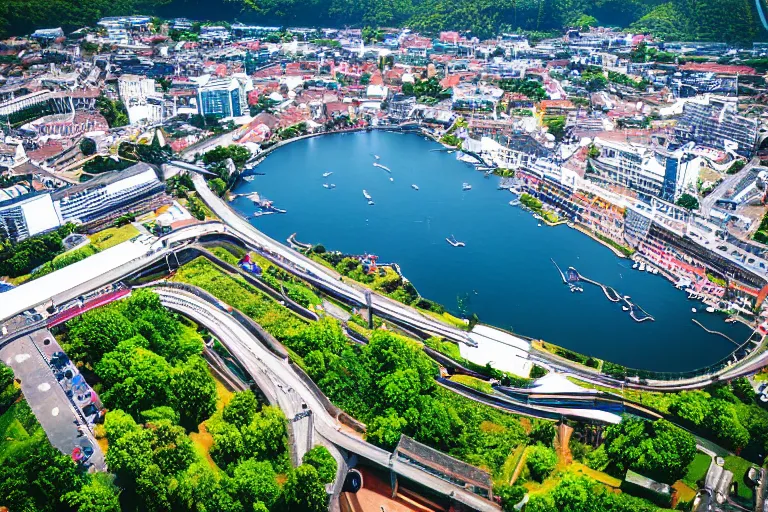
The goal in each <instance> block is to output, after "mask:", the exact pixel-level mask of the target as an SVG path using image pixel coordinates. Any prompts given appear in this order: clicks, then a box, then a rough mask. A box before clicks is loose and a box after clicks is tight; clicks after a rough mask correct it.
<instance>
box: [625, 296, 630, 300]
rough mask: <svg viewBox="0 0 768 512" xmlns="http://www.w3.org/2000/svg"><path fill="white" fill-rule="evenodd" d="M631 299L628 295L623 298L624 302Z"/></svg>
mask: <svg viewBox="0 0 768 512" xmlns="http://www.w3.org/2000/svg"><path fill="white" fill-rule="evenodd" d="M631 298H632V297H630V296H629V295H625V296H624V300H629V299H631Z"/></svg>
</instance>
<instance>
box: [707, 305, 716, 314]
mask: <svg viewBox="0 0 768 512" xmlns="http://www.w3.org/2000/svg"><path fill="white" fill-rule="evenodd" d="M714 312H715V308H713V307H712V306H708V307H707V313H714Z"/></svg>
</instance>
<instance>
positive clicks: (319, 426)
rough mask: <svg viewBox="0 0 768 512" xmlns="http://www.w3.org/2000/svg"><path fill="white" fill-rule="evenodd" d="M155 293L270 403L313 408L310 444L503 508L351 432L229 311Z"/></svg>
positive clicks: (305, 426) (485, 507) (479, 506)
mask: <svg viewBox="0 0 768 512" xmlns="http://www.w3.org/2000/svg"><path fill="white" fill-rule="evenodd" d="M155 291H156V293H158V295H159V296H160V300H161V302H162V303H163V305H165V306H166V307H168V308H169V309H172V310H174V311H177V312H179V313H181V314H182V315H184V316H187V317H189V318H191V319H193V320H194V321H196V322H198V323H199V324H201V325H204V326H205V327H206V328H207V329H208V330H209V331H210V332H211V333H213V334H214V335H215V336H216V337H217V338H218V339H219V340H220V341H221V342H222V343H223V344H224V345H225V346H226V347H227V349H228V350H230V352H231V353H232V355H233V356H235V357H236V358H237V359H238V361H239V362H240V363H241V364H242V365H243V366H244V367H245V369H246V370H247V371H248V372H249V373H250V374H251V376H252V377H253V378H254V380H255V381H256V382H257V383H258V385H259V387H260V388H261V390H262V391H263V392H264V394H265V395H266V396H267V399H268V400H269V401H270V403H275V404H278V405H280V407H281V409H282V410H283V412H285V414H286V416H288V418H292V417H295V416H296V415H297V414H300V413H302V412H303V411H311V418H313V419H314V421H313V422H311V425H310V423H309V422H304V423H299V422H295V423H294V425H295V426H298V430H299V431H298V432H295V433H294V435H295V437H296V438H297V439H307V440H308V441H307V445H310V444H312V441H311V439H312V437H313V436H315V435H316V436H320V437H321V438H323V439H326V440H328V441H329V442H330V443H332V444H333V445H335V446H338V447H340V448H343V449H344V450H346V451H348V452H350V453H354V454H356V455H357V456H358V457H361V458H363V459H365V460H367V461H369V462H371V463H373V464H375V465H378V466H381V467H383V468H387V469H389V470H390V471H392V472H393V473H394V474H395V475H398V476H400V477H404V478H406V479H408V480H412V481H414V482H416V483H418V484H420V485H423V486H424V487H426V488H428V489H432V490H433V491H434V492H436V493H438V494H442V495H444V496H447V497H450V498H451V499H453V500H455V501H456V502H458V503H461V504H463V505H465V506H467V507H470V508H471V509H473V510H478V511H482V512H485V511H488V512H498V510H499V507H498V505H496V504H495V503H493V502H491V501H489V500H486V499H484V498H482V497H480V496H478V495H476V494H473V493H471V492H469V491H467V490H465V489H463V488H461V487H458V486H456V485H454V484H452V483H450V482H448V481H446V480H443V479H441V478H438V477H436V476H434V475H432V474H429V473H426V472H424V471H422V470H420V469H417V468H415V467H413V466H411V465H409V464H407V463H405V462H403V461H402V460H399V459H397V458H396V457H393V455H392V454H391V453H390V452H388V451H386V450H383V449H381V448H379V447H376V446H374V445H372V444H370V443H368V442H366V441H365V440H363V439H362V438H360V437H359V435H357V434H355V433H351V432H349V430H348V429H345V428H344V427H343V426H342V425H341V424H340V423H339V422H338V421H337V420H336V418H334V417H333V416H331V415H330V414H329V413H328V411H327V410H326V408H325V407H324V406H323V404H322V402H321V399H320V398H319V397H318V396H316V394H315V393H314V392H313V391H312V390H311V389H310V388H309V387H308V386H307V384H306V383H305V382H304V381H302V379H301V378H299V376H298V375H297V374H296V373H295V372H294V371H293V369H292V368H291V367H290V365H289V364H288V362H287V361H286V360H285V359H280V358H278V357H277V356H276V355H274V354H273V353H272V352H271V351H269V350H268V349H267V348H266V347H264V346H263V345H262V344H261V343H260V342H259V341H258V340H257V339H256V338H255V337H254V336H253V335H252V334H251V333H250V332H249V331H248V330H247V329H245V328H244V327H243V326H242V325H241V324H240V323H239V322H238V321H237V320H236V319H235V318H234V317H232V315H230V314H229V313H227V312H225V311H223V310H221V309H218V308H216V307H214V306H213V305H212V304H210V303H209V302H207V301H205V300H203V299H202V298H200V297H198V296H196V295H194V294H191V293H188V292H185V291H183V290H178V289H176V288H164V287H158V288H155ZM294 428H296V427H294Z"/></svg>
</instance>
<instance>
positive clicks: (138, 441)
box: [107, 414, 159, 485]
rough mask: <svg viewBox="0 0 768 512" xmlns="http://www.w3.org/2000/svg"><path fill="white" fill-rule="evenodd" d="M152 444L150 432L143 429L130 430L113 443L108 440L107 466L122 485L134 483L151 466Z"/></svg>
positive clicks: (152, 436)
mask: <svg viewBox="0 0 768 512" xmlns="http://www.w3.org/2000/svg"><path fill="white" fill-rule="evenodd" d="M107 416H109V414H107ZM107 432H109V430H108V431H107ZM153 442H154V435H153V434H152V432H151V431H149V430H146V429H143V428H138V429H135V430H130V431H128V432H126V433H125V434H124V435H122V436H120V437H118V438H117V439H115V440H114V441H112V440H110V443H109V450H107V465H108V466H109V469H110V471H112V472H113V473H115V474H116V475H117V476H118V478H119V479H120V482H121V484H122V485H128V484H130V483H131V482H135V481H136V479H137V478H138V477H139V475H142V474H145V473H146V471H147V469H148V468H149V466H150V465H151V464H152V443H153ZM158 485H159V483H158Z"/></svg>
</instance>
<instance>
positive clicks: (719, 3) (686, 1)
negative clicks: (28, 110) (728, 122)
mask: <svg viewBox="0 0 768 512" xmlns="http://www.w3.org/2000/svg"><path fill="white" fill-rule="evenodd" d="M757 1H760V2H765V0H757ZM754 2H755V0H671V1H667V2H664V1H663V0H594V1H590V0H209V1H206V0H89V1H88V2H83V1H81V0H6V1H4V2H0V35H19V34H25V33H29V32H31V31H32V30H33V29H34V28H41V27H50V26H60V25H62V26H64V28H65V29H74V28H79V27H81V26H83V25H87V24H93V23H94V22H95V21H96V20H98V19H99V17H101V16H109V15H116V14H128V13H136V12H141V13H153V14H158V15H161V16H168V17H171V16H178V15H183V16H185V17H188V18H192V19H212V18H215V19H228V20H233V19H238V20H241V21H248V22H258V23H270V24H279V25H305V26H318V25H323V26H337V27H340V26H358V27H359V26H408V27H411V28H413V29H415V30H417V31H422V32H432V33H434V32H438V31H440V30H471V31H472V32H473V33H474V34H476V35H477V36H479V37H489V36H493V35H495V34H497V33H498V32H499V31H512V30H515V29H524V30H529V31H549V30H561V29H562V28H563V27H566V26H575V25H586V24H595V23H599V24H601V25H608V26H618V27H630V28H632V29H633V30H637V31H649V32H651V33H653V34H655V35H657V36H660V37H663V38H664V39H666V40H704V41H715V40H716V41H729V42H742V43H750V42H752V41H755V40H765V39H768V33H766V32H765V30H763V28H762V26H761V25H760V20H759V17H758V13H757V10H756V6H755V3H754ZM763 5H765V4H763Z"/></svg>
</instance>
